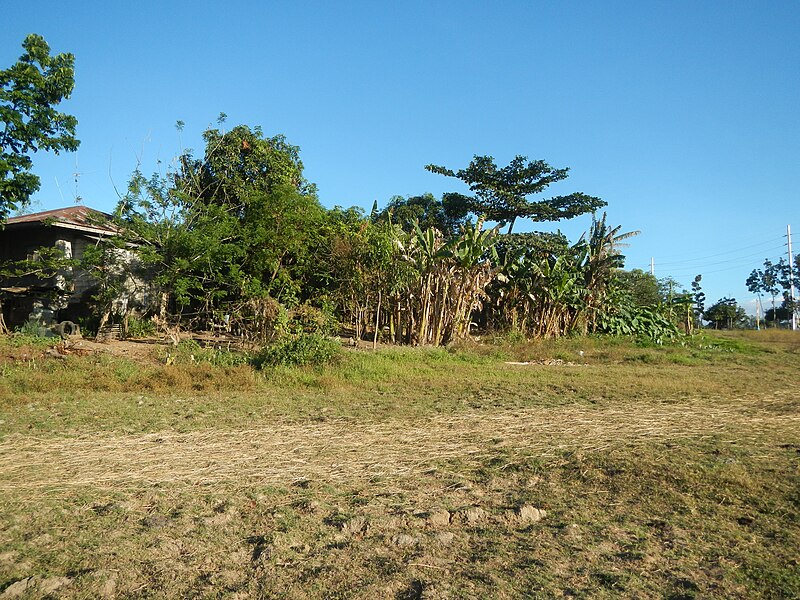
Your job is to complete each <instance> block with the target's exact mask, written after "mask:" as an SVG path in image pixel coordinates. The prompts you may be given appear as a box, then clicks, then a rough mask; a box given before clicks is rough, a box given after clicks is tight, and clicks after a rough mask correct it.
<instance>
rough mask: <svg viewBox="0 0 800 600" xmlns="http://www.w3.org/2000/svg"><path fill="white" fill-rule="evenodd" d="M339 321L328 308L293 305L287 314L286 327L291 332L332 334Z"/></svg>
mask: <svg viewBox="0 0 800 600" xmlns="http://www.w3.org/2000/svg"><path fill="white" fill-rule="evenodd" d="M338 327H339V322H338V321H337V320H336V317H335V316H334V315H333V312H332V311H331V309H330V307H328V309H327V310H326V309H323V308H317V307H316V306H312V305H310V304H300V305H298V306H295V307H294V308H293V309H292V310H291V311H289V314H288V322H287V324H286V328H287V330H288V331H290V332H292V333H296V334H297V333H316V334H320V335H332V334H334V333H336V331H337V329H338Z"/></svg>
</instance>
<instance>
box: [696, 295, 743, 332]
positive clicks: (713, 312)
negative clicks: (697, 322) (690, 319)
mask: <svg viewBox="0 0 800 600" xmlns="http://www.w3.org/2000/svg"><path fill="white" fill-rule="evenodd" d="M703 319H705V320H706V321H710V323H711V326H713V328H714V329H734V328H737V327H742V326H743V324H744V323H745V322H746V321H747V315H746V314H745V311H744V308H742V307H741V306H739V305H738V304H737V303H736V300H735V299H734V298H720V299H719V300H717V302H716V303H714V304H713V305H711V306H710V307H709V308H708V309H707V310H706V311H705V312H704V313H703Z"/></svg>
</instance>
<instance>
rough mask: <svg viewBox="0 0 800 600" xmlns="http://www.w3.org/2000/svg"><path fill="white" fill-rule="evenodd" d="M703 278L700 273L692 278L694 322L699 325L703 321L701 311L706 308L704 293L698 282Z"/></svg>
mask: <svg viewBox="0 0 800 600" xmlns="http://www.w3.org/2000/svg"><path fill="white" fill-rule="evenodd" d="M702 280H703V276H702V275H695V278H694V279H693V280H692V300H693V301H694V318H695V323H696V325H697V326H698V327H700V326H701V325H702V323H703V311H705V308H706V294H705V292H704V291H703V288H702V286H701V285H700V282H701V281H702Z"/></svg>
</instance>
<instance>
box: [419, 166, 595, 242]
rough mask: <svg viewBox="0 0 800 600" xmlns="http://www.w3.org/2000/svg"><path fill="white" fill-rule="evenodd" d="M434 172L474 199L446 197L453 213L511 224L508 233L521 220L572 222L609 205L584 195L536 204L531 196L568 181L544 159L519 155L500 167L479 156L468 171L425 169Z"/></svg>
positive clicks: (439, 167)
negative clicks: (452, 180)
mask: <svg viewBox="0 0 800 600" xmlns="http://www.w3.org/2000/svg"><path fill="white" fill-rule="evenodd" d="M425 168H426V169H427V170H428V171H430V172H432V173H438V174H440V175H445V176H447V177H456V178H458V179H460V180H461V181H463V182H464V183H466V184H467V185H468V186H469V189H470V191H471V192H472V193H473V194H474V195H473V196H467V195H464V194H459V193H450V194H445V197H444V198H443V201H444V203H445V205H446V206H447V207H448V209H449V212H450V213H451V214H454V215H455V214H457V213H458V212H459V211H460V212H461V213H463V214H468V213H472V214H475V215H483V216H485V217H486V219H488V220H490V221H496V222H498V223H500V224H501V226H505V225H508V233H511V231H512V230H513V228H514V223H515V221H516V220H517V219H519V218H528V219H531V220H532V221H535V222H543V221H560V220H562V219H571V218H573V217H577V216H578V215H582V214H584V213H587V212H593V211H595V210H597V209H599V208H601V207H603V206H605V205H606V203H605V202H604V201H603V200H601V199H600V198H595V197H594V196H589V195H587V194H584V193H582V192H574V193H572V194H569V195H566V196H554V197H552V198H549V199H546V200H538V201H532V200H529V199H528V196H531V195H533V194H540V193H542V192H543V191H544V190H545V189H546V188H547V187H548V186H549V185H550V184H551V183H555V182H557V181H561V180H562V179H566V178H567V173H568V171H569V169H568V168H566V169H556V168H553V167H551V166H550V165H549V164H547V163H546V162H545V161H543V160H533V161H531V160H528V158H527V157H525V156H516V157H515V158H514V160H512V161H511V162H510V163H509V164H508V166H505V167H502V168H500V167H498V166H497V165H496V164H495V162H494V158H492V157H491V156H475V157H474V158H473V159H472V161H471V162H470V163H469V165H467V168H466V169H459V170H458V171H453V170H452V169H448V168H447V167H442V166H439V165H427V166H426V167H425Z"/></svg>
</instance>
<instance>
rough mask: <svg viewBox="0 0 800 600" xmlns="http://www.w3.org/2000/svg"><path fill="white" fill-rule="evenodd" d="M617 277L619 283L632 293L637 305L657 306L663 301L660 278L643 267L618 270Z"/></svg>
mask: <svg viewBox="0 0 800 600" xmlns="http://www.w3.org/2000/svg"><path fill="white" fill-rule="evenodd" d="M615 277H616V279H617V282H618V284H619V285H620V286H621V287H622V288H623V289H625V290H626V291H627V292H629V293H630V295H631V299H632V300H633V302H634V303H635V304H636V305H637V306H656V305H658V304H659V303H660V302H661V294H660V293H659V290H658V280H657V279H656V278H655V276H654V275H651V274H650V273H646V272H644V271H642V270H641V269H633V270H631V271H617V272H616V273H615Z"/></svg>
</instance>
